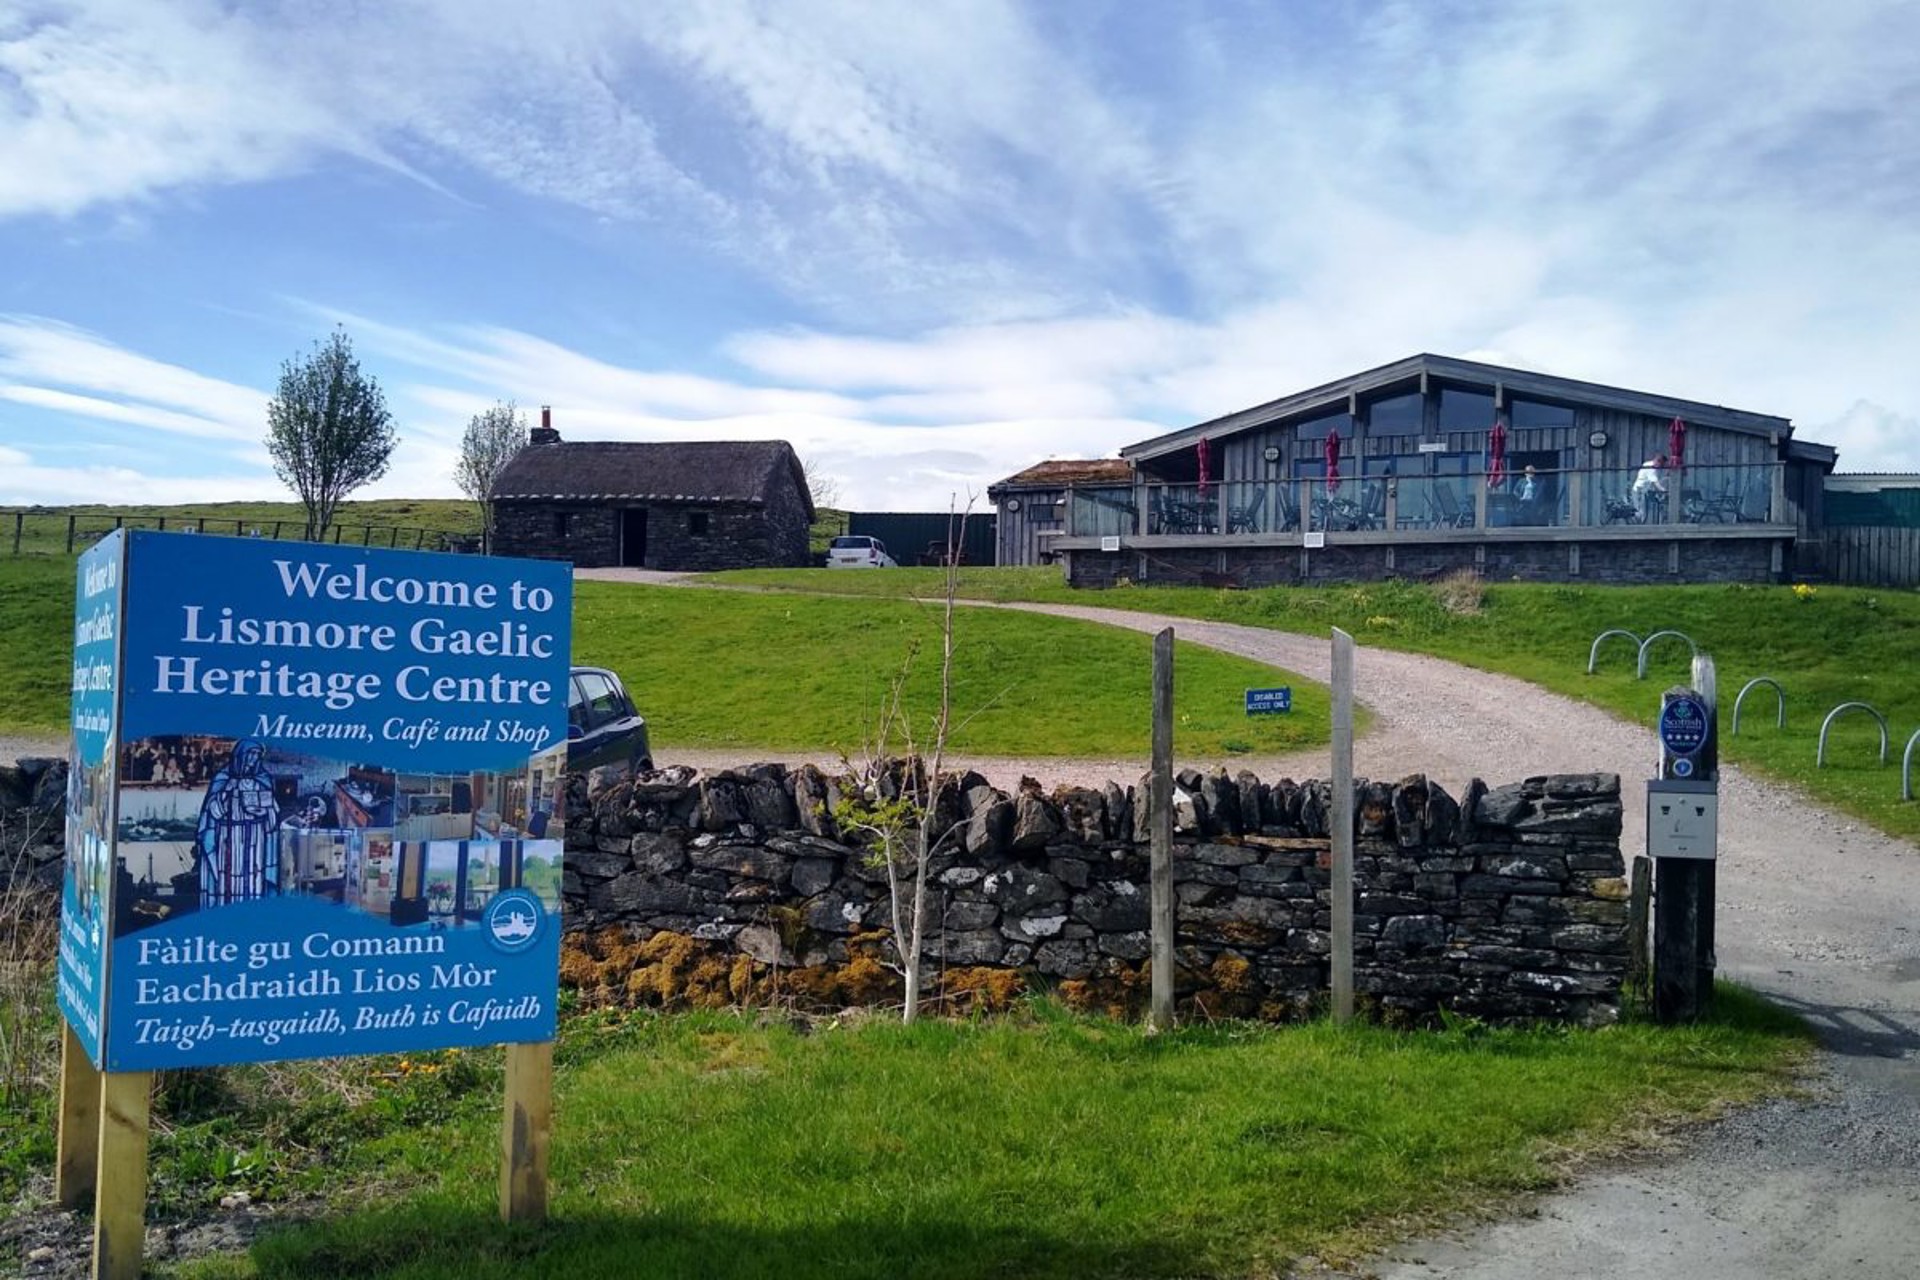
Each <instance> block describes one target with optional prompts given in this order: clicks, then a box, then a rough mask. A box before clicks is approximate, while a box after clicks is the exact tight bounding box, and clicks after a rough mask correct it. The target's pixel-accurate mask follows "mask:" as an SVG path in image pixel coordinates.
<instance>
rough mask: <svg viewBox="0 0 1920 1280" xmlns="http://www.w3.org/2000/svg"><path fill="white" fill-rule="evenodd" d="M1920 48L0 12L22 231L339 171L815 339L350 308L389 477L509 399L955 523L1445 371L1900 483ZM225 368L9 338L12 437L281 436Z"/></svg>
mask: <svg viewBox="0 0 1920 1280" xmlns="http://www.w3.org/2000/svg"><path fill="white" fill-rule="evenodd" d="M876 15H884V16H883V17H881V16H876ZM1915 47H1920V8H1916V7H1915V6H1913V5H1911V4H1905V3H1898V2H1895V0H1886V2H1882V3H1876V2H1873V0H1853V2H1850V3H1844V4H1835V5H1825V6H1816V5H1807V4H1804V3H1801V2H1800V0H1757V2H1756V3H1753V4H1749V5H1743V6H1739V7H1737V8H1729V7H1728V6H1725V5H1723V4H1719V3H1717V2H1716V0H1658V2H1656V0H1621V2H1620V3H1613V4H1606V5H1594V4H1591V3H1584V2H1581V0H1548V2H1547V3H1525V4H1521V3H1498V2H1496V3H1471V4H1469V3H1426V2H1425V0H1418V2H1416V0H1405V2H1402V3H1390V4H1384V5H1377V6H1364V7H1357V8H1350V9H1339V8H1337V7H1336V8H1331V9H1330V8H1328V7H1325V6H1271V5H1251V4H1250V5H1246V6H1244V7H1234V6H1230V5H1217V4H1208V5H1180V4H1169V5H1164V6H1132V7H1118V8H1111V9H1094V8H1083V7H1078V6H1044V5H1031V4H1024V5H1023V4H1015V3H1010V2H1009V3H1001V2H999V0H937V2H936V0H929V3H925V4H916V5H911V6H904V5H896V6H888V7H886V8H884V9H882V10H876V9H875V8H874V7H873V6H872V5H870V4H865V3H855V2H853V0H778V2H775V0H762V2H757V3H756V2H753V0H703V2H701V3H688V4H682V5H672V6H642V7H625V8H623V7H620V6H578V7H574V6H559V7H553V6H548V7H544V8H541V7H535V6H527V5H524V4H519V3H509V2H508V0H425V2H423V3H419V4H414V5H409V6H405V7H399V6H360V7H355V8H350V9H347V10H340V9H338V8H324V7H323V8H314V7H311V6H307V5H302V4H295V3H264V2H263V3H261V4H257V5H248V6H245V7H243V8H239V9H233V8H231V7H215V6H214V5H213V4H212V3H211V2H210V0H207V2H204V3H203V2H202V0H177V2H176V3H172V4H169V5H165V6H161V5H154V4H148V3H135V2H134V0H98V2H97V3H82V2H81V0H57V2H54V3H43V4H40V5H38V6H37V7H35V8H34V9H33V11H32V14H31V15H30V16H23V15H19V14H16V15H14V16H12V17H0V217H5V216H6V215H8V214H10V213H11V214H20V213H28V212H32V213H55V214H59V213H66V212H71V211H74V210H78V209H84V208H88V207H92V206H95V205H98V204H101V203H106V204H113V205H116V206H124V205H125V204H126V203H127V202H135V203H136V204H139V203H141V202H144V203H146V204H154V203H159V202H160V201H161V199H162V198H163V197H164V195H165V194H166V193H168V192H174V191H180V190H189V191H191V190H195V189H198V188H204V187H208V186H212V185H217V184H229V183H241V182H253V181H259V180H263V179H268V178H272V177H275V176H279V175H285V174H289V173H297V172H301V171H303V170H304V169H307V168H310V167H313V166H316V165H319V164H321V163H324V162H327V161H328V159H329V158H331V157H337V156H340V155H348V156H352V157H357V158H358V159H359V160H360V161H362V162H364V163H370V164H375V165H382V166H386V167H387V168H389V169H393V170H397V171H400V172H405V173H409V174H412V175H415V176H417V177H418V178H420V180H422V181H428V182H437V183H442V184H444V185H445V186H446V187H447V188H449V189H452V190H458V191H461V192H463V193H465V195H466V196H467V197H468V198H473V199H485V198H488V197H489V196H490V195H491V191H490V189H489V188H488V187H487V183H498V184H500V185H502V186H504V187H507V188H510V189H512V190H515V191H518V192H522V193H527V194H530V195H533V196H535V197H538V198H540V199H541V200H542V201H544V202H547V203H549V204H551V205H555V206H561V207H565V208H569V209H576V210H583V211H586V212H588V213H590V214H593V215H597V216H599V217H601V218H604V219H608V220H611V222H612V223H613V224H614V225H615V226H616V228H619V229H624V233H625V234H629V235H632V236H634V237H636V238H645V239H646V240H647V241H648V242H649V243H650V244H652V245H655V246H658V245H668V246H681V247H689V248H691V249H692V250H693V251H695V252H701V253H708V252H719V253H723V254H727V255H731V257H732V258H733V259H734V261H735V262H736V263H737V264H740V265H741V267H742V269H743V270H745V271H747V272H749V273H751V274H753V275H756V276H757V277H759V278H760V279H762V280H763V281H765V282H768V283H769V284H771V285H772V286H773V287H775V288H777V289H778V290H780V291H782V292H783V293H784V294H785V295H786V298H787V300H788V302H789V303H790V304H791V305H790V306H787V307H784V308H782V310H781V313H782V314H783V315H793V314H798V315H800V316H801V317H803V320H804V322H803V323H800V324H796V325H792V326H788V327H782V328H777V329H776V328H769V327H767V326H766V323H765V322H764V321H758V320H755V319H754V318H752V317H751V316H746V317H745V318H741V317H740V316H739V315H737V314H736V316H735V317H734V318H733V319H731V320H729V321H727V322H725V323H728V324H730V325H731V327H732V328H733V329H735V330H736V333H735V336H734V337H733V338H732V339H731V340H727V341H723V342H721V343H720V344H718V346H717V349H716V348H714V347H712V346H711V345H710V344H708V343H705V342H704V341H703V343H702V345H701V347H700V348H699V349H682V350H679V351H676V352H672V353H669V354H666V355H660V354H658V353H657V349H655V350H654V351H652V352H650V354H649V356H648V358H647V359H646V360H641V359H639V358H631V359H630V358H627V357H626V356H624V355H623V354H622V353H620V352H619V351H617V350H613V349H611V348H610V347H609V345H608V344H607V342H606V341H605V340H604V339H603V338H602V337H601V335H595V337H593V338H582V337H580V335H578V334H575V333H569V332H567V331H565V329H564V328H563V325H564V323H565V322H564V321H563V320H561V319H559V318H556V317H553V316H541V317H538V318H536V319H528V320H523V319H520V318H519V317H517V316H516V317H515V318H513V319H512V320H511V322H510V323H511V324H512V326H513V327H507V326H505V325H502V324H498V323H496V324H491V325H488V324H472V323H463V324H433V325H430V326H427V327H422V326H421V325H420V324H418V323H414V322H407V321H400V320H395V319H388V320H381V319H379V318H378V317H380V316H389V317H390V316H393V315H394V314H395V312H396V310H398V309H399V308H396V307H395V306H393V305H391V304H390V301H389V300H387V299H382V300H381V301H379V302H370V301H366V300H364V299H357V298H345V299H343V301H346V302H349V303H353V304H355V306H356V307H357V310H358V311H359V312H360V313H361V314H348V315H347V316H346V317H345V318H346V319H347V320H348V323H349V327H350V328H351V330H352V332H353V333H354V334H355V336H356V337H357V338H358V339H359V340H360V341H361V342H362V344H363V346H364V347H365V348H366V350H367V351H368V352H370V353H374V354H377V355H378V356H380V357H381V359H382V360H383V361H384V362H389V363H388V367H394V366H397V367H398V371H397V373H396V374H395V375H394V376H391V377H386V378H383V380H385V381H387V382H388V385H389V390H390V391H391V392H392V393H393V395H394V397H395V400H396V408H398V409H401V410H403V429H404V431H405V432H406V437H405V438H406V443H405V445H404V446H403V450H404V452H403V455H402V459H401V461H402V462H403V463H404V466H402V465H396V467H395V470H394V474H393V475H392V476H391V477H390V478H389V479H388V480H387V481H384V482H383V486H384V487H386V488H387V489H388V490H389V491H392V492H413V493H424V492H430V491H444V488H437V487H436V486H444V484H445V481H444V479H443V477H444V476H445V474H446V473H447V471H448V469H449V468H448V462H449V459H450V456H451V454H450V450H451V449H452V448H453V447H455V446H456V445H457V439H458V432H459V428H460V426H461V425H462V424H463V423H464V420H465V417H466V416H467V415H468V414H470V413H471V412H473V411H475V410H476V409H477V408H479V407H483V406H484V405H485V404H486V403H490V402H491V401H492V400H493V399H494V398H496V397H504V396H512V397H514V398H516V399H518V400H519V401H520V402H521V403H522V404H523V405H527V406H529V407H531V406H537V405H538V404H539V403H543V402H544V403H552V404H554V405H555V406H556V409H557V411H558V412H559V414H560V421H561V425H562V427H563V429H564V430H567V431H568V432H569V433H572V434H601V433H604V434H606V435H609V436H618V437H621V438H684V437H686V436H690V435H705V436H733V437H741V436H746V435H776V436H780V437H783V438H789V439H793V440H795V442H796V443H797V444H800V445H801V446H802V448H803V450H804V451H809V452H812V453H816V454H819V455H821V456H823V457H825V458H828V459H830V460H832V462H833V464H834V469H836V470H839V471H840V472H841V473H842V474H843V475H845V476H846V477H847V478H848V484H847V485H846V487H847V489H848V492H849V495H850V496H852V497H854V498H855V500H857V501H861V502H863V503H867V504H869V505H875V504H881V503H885V504H888V505H895V504H898V503H900V502H904V501H905V500H906V497H905V495H907V494H913V495H916V499H917V500H921V501H931V502H933V503H934V504H935V505H939V504H940V503H941V502H942V500H943V496H944V495H943V494H941V493H935V492H933V491H932V489H931V486H933V485H936V484H939V483H946V482H952V481H954V480H956V479H958V478H962V476H963V475H966V476H975V477H983V478H985V479H989V480H990V479H993V478H997V477H998V476H999V475H1003V474H1006V473H1008V472H1010V471H1012V470H1015V469H1017V468H1019V467H1021V466H1024V465H1026V464H1027V463H1029V462H1031V461H1033V460H1035V459H1036V458H1037V457H1041V456H1047V455H1049V454H1058V455H1066V454H1094V455H1098V454H1106V453H1110V452H1112V451H1113V450H1114V449H1115V448H1117V447H1118V446H1119V445H1121V444H1124V443H1127V442H1129V441H1131V440H1134V439H1138V438H1140V437H1142V436H1145V435H1150V434H1153V433H1154V432H1156V431H1158V430H1162V429H1166V428H1170V427H1173V426H1178V425H1181V424H1183V423H1185V422H1191V421H1196V420H1200V419H1203V418H1208V417H1212V416H1215V415H1217V414H1220V413H1225V412H1230V411H1232V410H1234V409H1238V408H1242V407H1244V406H1246V405H1249V404H1253V403H1257V402H1259V401H1262V400H1265V399H1268V398H1271V397H1272V396H1274V395H1277V394H1281V393H1284V392H1286V391H1288V390H1291V389H1295V388H1298V387H1300V386H1304V385H1309V384H1311V383H1316V382H1320V381H1323V380H1325V379H1327V378H1331V377H1335V376H1338V375H1340V374H1343V373H1347V372H1350V371H1353V370H1356V369H1359V368H1364V367H1367V366H1371V365H1374V364H1378V363H1381V362H1383V361H1387V360H1391V359H1395V358H1398V357H1400V356H1403V355H1406V354H1409V353H1411V352H1414V351H1420V350H1433V351H1440V352H1447V353H1456V354H1467V355H1476V356H1480V357H1482V358H1487V359H1490V360H1494V361H1496V362H1505V363H1513V364H1518V365H1522V366H1527V367H1533V368H1540V369H1543V370H1546V371H1550V372H1556V373H1562V374H1567V375H1570V376H1576V377H1586V378H1592V379H1596V380H1600V381H1607V382H1614V383H1619V384H1623V385H1630V386H1641V387H1646V388H1648V389H1653V390H1660V391H1665V392H1669V393H1672V394H1675V395H1680V396H1685V397H1690V398H1697V399H1704V400H1712V401H1718V402H1722V403H1729V404H1734V405H1738V406H1741V407H1746V408H1753V409H1758V410H1763V411H1768V412H1775V413H1781V414H1785V415H1788V416H1792V417H1794V418H1796V419H1797V420H1799V421H1800V422H1801V423H1802V424H1803V426H1802V431H1803V433H1804V434H1809V435H1815V436H1818V437H1821V438H1825V439H1828V440H1830V441H1831V442H1833V443H1836V444H1838V445H1840V447H1841V448H1842V449H1843V451H1844V456H1843V465H1844V466H1887V465H1907V463H1906V462H1905V461H1898V462H1896V461H1895V460H1905V459H1911V458H1912V457H1913V452H1912V447H1911V446H1910V445H1909V444H1908V443H1907V442H1908V440H1909V439H1910V437H1911V436H1912V435H1913V434H1915V433H1913V432H1910V431H1909V430H1908V428H1909V427H1910V426H1911V424H1912V423H1913V422H1914V420H1915V418H1916V415H1920V365H1916V364H1915V363H1914V362H1913V360H1912V358H1911V352H1912V351H1913V350H1915V349H1916V347H1917V346H1920V313H1916V312H1914V310H1913V309H1912V308H1911V306H1910V305H1909V300H1908V298H1907V297H1906V295H1905V291H1904V289H1903V287H1902V286H1903V285H1904V283H1905V282H1907V281H1911V280H1914V279H1920V222H1917V221H1916V220H1915V218H1914V217H1913V213H1914V210H1915V209H1916V208H1917V207H1920V132H1916V131H1915V130H1914V129H1913V127H1912V125H1911V121H1912V119H1913V118H1914V116H1915V112H1916V109H1920V60H1916V59H1914V58H1913V56H1912V52H1911V51H1912V50H1913V49H1914V48H1915ZM476 178H479V179H484V180H485V182H481V181H476ZM476 191H478V192H479V193H480V194H479V195H476V194H475V192H476ZM577 269H578V270H581V271H583V272H584V271H591V270H592V264H591V263H586V262H580V263H578V265H577ZM676 301H677V300H676V299H672V298H662V299H652V298H649V299H646V300H644V305H650V306H651V305H660V306H669V307H670V306H672V305H674V304H675V302H676ZM410 310H411V311H412V313H413V314H414V315H427V316H433V315H435V314H436V309H435V305H434V304H433V303H431V302H427V303H423V304H420V305H416V306H414V307H412V308H410ZM330 318H331V317H330ZM711 327H712V326H711V322H710V323H709V328H708V331H711ZM116 336H118V335H116ZM126 340H127V341H128V342H130V343H132V342H134V340H133V339H132V338H131V337H129V338H127V339H126ZM134 345H138V344H137V343H134ZM589 349H591V353H590V351H589ZM143 361H144V362H143ZM692 370H698V372H693V371H692ZM197 377H200V375H196V374H191V373H190V372H189V371H187V370H182V369H178V368H176V367H173V366H168V365H165V364H163V363H162V362H159V361H152V360H144V358H142V357H138V356H135V355H133V353H132V352H130V351H126V350H122V349H120V348H118V347H116V346H115V345H114V343H113V342H112V341H110V340H108V339H104V338H95V337H93V336H92V335H88V334H84V333H81V332H79V331H64V330H62V329H61V328H60V327H59V326H57V325H50V324H47V323H45V322H37V321H36V322H32V323H27V324H22V323H20V322H18V321H5V320H0V381H3V383H4V389H0V396H4V397H6V398H7V399H9V400H11V401H12V402H14V403H15V404H27V403H31V404H32V405H34V406H36V407H38V408H40V409H45V410H57V411H59V412H60V413H61V414H63V415H65V416H66V417H68V418H73V417H74V415H79V418H80V419H84V418H87V417H91V418H93V419H96V420H101V421H113V422H117V423H119V424H120V425H122V426H140V427H145V428H148V429H151V430H155V431H167V432H170V433H172V434H174V435H176V436H179V437H180V438H182V439H186V438H188V437H190V436H192V435H194V434H204V435H207V436H209V437H210V438H214V439H220V438H223V436H224V437H230V438H231V439H232V440H234V441H244V440H252V439H254V438H256V437H257V435H258V430H259V426H258V424H259V422H260V420H261V419H260V413H261V409H260V406H261V404H262V403H263V400H264V397H263V395H262V394H261V393H260V392H257V391H250V390H248V389H246V388H242V387H237V386H235V385H234V384H232V383H222V382H220V381H219V380H218V379H213V378H206V379H203V380H202V381H201V382H198V383H196V382H193V381H191V379H193V378H197ZM903 459H917V461H913V462H903V461H902V460H903ZM968 459H977V469H976V470H972V471H969V467H972V466H974V464H973V463H971V462H968V461H967V460H968ZM223 464H224V459H223ZM252 465H254V466H255V468H256V470H257V469H258V459H257V457H256V458H255V459H254V461H253V464H252Z"/></svg>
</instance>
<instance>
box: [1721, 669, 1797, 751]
mask: <svg viewBox="0 0 1920 1280" xmlns="http://www.w3.org/2000/svg"><path fill="white" fill-rule="evenodd" d="M1758 685H1765V686H1767V688H1769V689H1771V690H1773V694H1774V698H1775V699H1776V705H1777V706H1778V708H1779V710H1778V713H1777V714H1776V715H1775V716H1774V719H1773V727H1774V728H1776V729H1784V728H1786V727H1787V691H1786V690H1785V689H1782V688H1781V687H1780V682H1779V681H1778V680H1775V679H1774V678H1773V677H1772V676H1755V677H1754V678H1753V679H1751V680H1749V681H1747V682H1746V683H1745V684H1744V685H1741V686H1740V692H1739V693H1738V694H1736V695H1735V696H1734V699H1733V728H1732V730H1731V731H1730V732H1729V735H1728V736H1730V737H1731V736H1733V735H1734V734H1738V733H1739V732H1740V704H1741V703H1742V702H1744V701H1746V698H1747V695H1748V694H1749V693H1751V692H1753V690H1754V688H1755V687H1756V686H1758Z"/></svg>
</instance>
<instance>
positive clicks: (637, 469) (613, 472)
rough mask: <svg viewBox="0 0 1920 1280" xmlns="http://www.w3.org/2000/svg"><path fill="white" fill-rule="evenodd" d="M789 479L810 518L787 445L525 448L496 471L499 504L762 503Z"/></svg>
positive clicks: (596, 443) (608, 443)
mask: <svg viewBox="0 0 1920 1280" xmlns="http://www.w3.org/2000/svg"><path fill="white" fill-rule="evenodd" d="M786 482H791V483H792V484H793V485H794V487H796V488H797V489H799V491H800V494H801V498H802V500H803V501H805V502H806V504H807V514H808V516H809V518H811V517H812V514H813V496H812V494H810V493H809V492H808V491H807V478H806V473H805V472H804V471H803V470H802V469H801V466H800V459H799V457H798V456H797V455H796V454H795V453H794V451H793V446H792V445H790V444H788V443H787V442H786V441H784V440H683V441H673V442H667V443H659V444H636V443H629V442H626V441H616V440H582V441H565V442H562V443H559V444H530V445H528V446H527V447H526V448H524V449H522V450H520V452H519V453H516V454H515V455H513V461H511V462H509V463H508V464H507V467H506V470H505V471H502V472H501V473H500V479H499V480H498V481H497V482H496V483H495V485H494V489H493V496H494V498H495V499H496V500H498V499H502V498H505V499H515V500H520V501H531V500H559V501H566V502H596V501H631V500H636V499H638V500H644V501H648V502H713V503H720V502H740V503H748V504H751V505H756V506H757V505H760V504H763V503H765V502H766V501H767V497H768V495H769V494H770V493H771V492H772V490H773V487H774V486H775V485H776V484H781V483H786Z"/></svg>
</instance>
